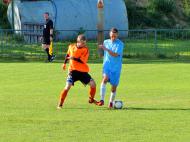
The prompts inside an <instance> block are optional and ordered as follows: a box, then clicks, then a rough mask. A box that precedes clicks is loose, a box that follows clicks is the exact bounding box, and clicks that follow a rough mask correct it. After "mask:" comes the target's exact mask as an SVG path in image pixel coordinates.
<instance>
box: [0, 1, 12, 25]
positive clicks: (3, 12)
mask: <svg viewBox="0 0 190 142" xmlns="http://www.w3.org/2000/svg"><path fill="white" fill-rule="evenodd" d="M0 17H1V18H0V28H3V29H9V28H10V24H9V22H8V19H7V5H4V4H3V3H2V2H1V3H0Z"/></svg>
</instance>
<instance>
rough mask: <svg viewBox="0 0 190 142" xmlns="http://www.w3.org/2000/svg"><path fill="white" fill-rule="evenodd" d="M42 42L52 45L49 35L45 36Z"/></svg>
mask: <svg viewBox="0 0 190 142" xmlns="http://www.w3.org/2000/svg"><path fill="white" fill-rule="evenodd" d="M42 44H46V45H50V38H49V37H43V38H42Z"/></svg>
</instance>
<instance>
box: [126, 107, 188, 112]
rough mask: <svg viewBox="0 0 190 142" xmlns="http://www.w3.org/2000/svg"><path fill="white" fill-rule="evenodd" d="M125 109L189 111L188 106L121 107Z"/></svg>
mask: <svg viewBox="0 0 190 142" xmlns="http://www.w3.org/2000/svg"><path fill="white" fill-rule="evenodd" d="M123 109H126V110H139V111H141V110H147V111H164V110H169V111H190V108H148V107H127V108H123Z"/></svg>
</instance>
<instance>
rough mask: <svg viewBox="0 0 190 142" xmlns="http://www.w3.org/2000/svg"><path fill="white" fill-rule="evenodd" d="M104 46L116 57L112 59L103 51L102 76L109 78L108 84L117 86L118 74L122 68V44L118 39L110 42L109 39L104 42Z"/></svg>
mask: <svg viewBox="0 0 190 142" xmlns="http://www.w3.org/2000/svg"><path fill="white" fill-rule="evenodd" d="M104 46H105V47H106V48H107V49H109V50H111V51H112V52H114V53H117V54H118V56H116V57H114V56H112V55H110V54H109V53H108V51H104V62H103V74H106V75H107V76H108V78H109V82H110V83H111V84H112V85H114V86H117V85H118V84H119V79H120V73H121V68H122V56H123V48H124V44H123V42H122V41H120V40H119V39H116V40H115V41H113V42H112V41H111V40H110V39H108V40H105V41H104Z"/></svg>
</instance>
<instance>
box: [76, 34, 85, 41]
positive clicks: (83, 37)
mask: <svg viewBox="0 0 190 142" xmlns="http://www.w3.org/2000/svg"><path fill="white" fill-rule="evenodd" d="M77 38H79V39H80V40H82V41H86V37H85V35H84V34H80V35H78V37H77Z"/></svg>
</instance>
